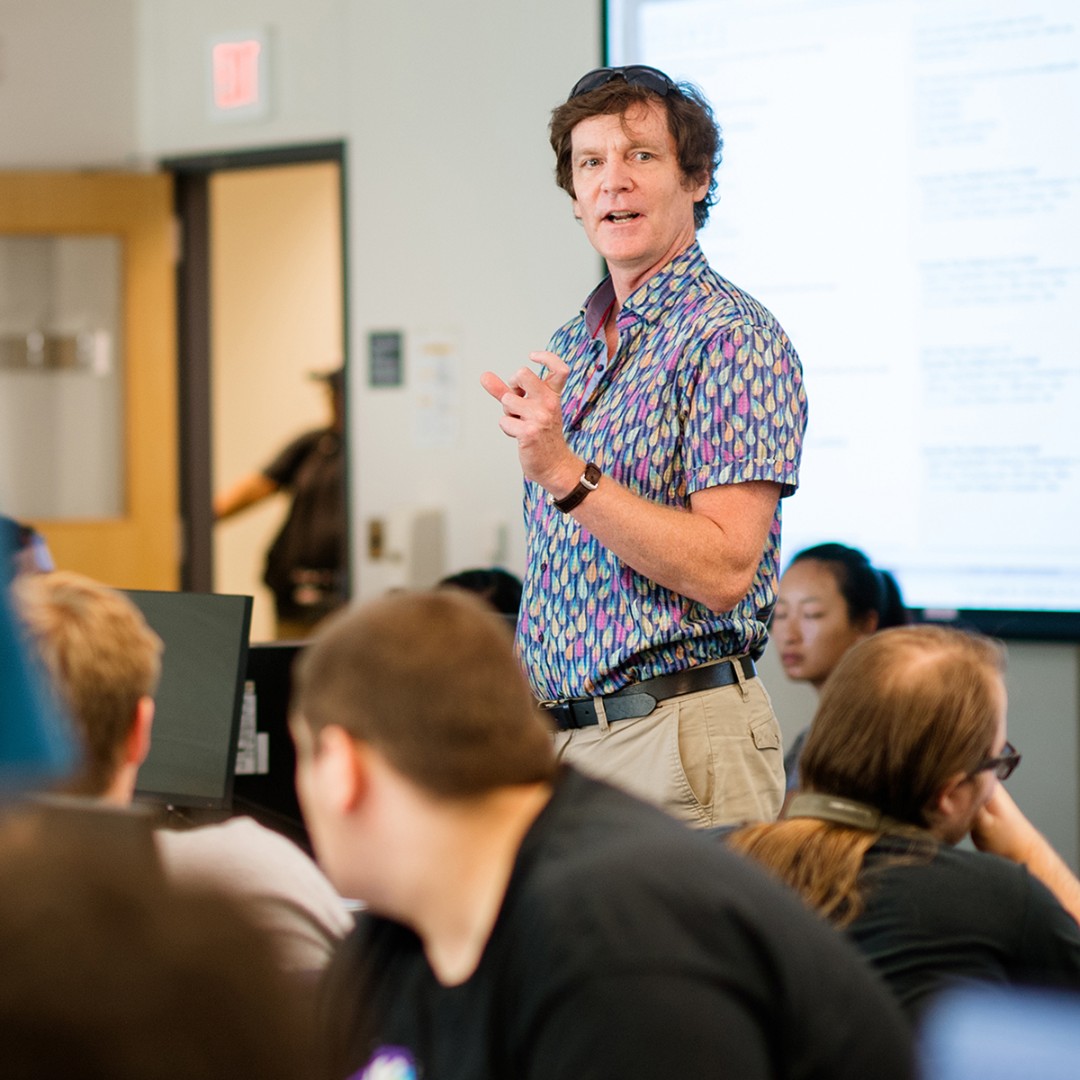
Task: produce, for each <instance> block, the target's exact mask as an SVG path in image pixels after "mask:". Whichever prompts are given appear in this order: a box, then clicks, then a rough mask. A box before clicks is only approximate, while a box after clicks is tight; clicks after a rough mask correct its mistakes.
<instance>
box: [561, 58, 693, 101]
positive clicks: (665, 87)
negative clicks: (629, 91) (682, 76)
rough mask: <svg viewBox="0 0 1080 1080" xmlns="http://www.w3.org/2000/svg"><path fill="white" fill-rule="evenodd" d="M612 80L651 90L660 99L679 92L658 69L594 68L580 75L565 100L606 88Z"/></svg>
mask: <svg viewBox="0 0 1080 1080" xmlns="http://www.w3.org/2000/svg"><path fill="white" fill-rule="evenodd" d="M612 79H623V80H624V81H625V82H627V83H629V84H630V85H631V86H644V87H645V89H646V90H651V91H652V92H653V93H654V94H659V95H660V96H661V97H667V95H668V94H677V93H678V92H679V88H678V86H676V85H675V83H673V82H672V81H671V79H669V78H668V77H667V76H666V75H665V74H664V73H663V72H662V71H660V70H659V69H658V68H654V67H648V66H647V65H645V64H629V65H627V66H626V67H606V68H595V69H594V70H593V71H590V72H589V73H588V74H587V75H582V76H581V78H580V79H578V81H577V82H576V83H574V88H573V90H571V91H570V97H568V98H567V99H566V100H567V101H570V100H571V99H573V98H576V97H580V96H581V95H582V94H587V93H588V92H589V91H590V90H595V89H596V88H597V87H600V86H606V85H607V84H608V83H609V82H611V81H612Z"/></svg>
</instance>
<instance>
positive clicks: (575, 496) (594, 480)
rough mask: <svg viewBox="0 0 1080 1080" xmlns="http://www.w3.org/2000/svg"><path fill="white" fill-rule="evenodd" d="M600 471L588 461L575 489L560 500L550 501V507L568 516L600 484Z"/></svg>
mask: <svg viewBox="0 0 1080 1080" xmlns="http://www.w3.org/2000/svg"><path fill="white" fill-rule="evenodd" d="M600 475H601V473H600V470H599V469H598V468H597V467H596V466H595V465H594V464H593V463H592V462H591V461H590V462H589V464H588V465H586V466H585V471H584V472H583V473H582V474H581V479H580V480H578V482H577V487H575V488H574V490H573V491H571V492H570V494H569V495H567V496H565V497H564V498H562V499H552V500H551V505H552V506H554V507H555V509H556V510H559V511H561V512H562V513H564V514H569V513H570V511H571V510H573V509H574V507H575V506H580V505H581V503H582V502H583V501H584V499H585V496H586V495H588V494H589V492H590V491H595V490H596V488H597V485H598V484H599V483H600Z"/></svg>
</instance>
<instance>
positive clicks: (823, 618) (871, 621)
mask: <svg viewBox="0 0 1080 1080" xmlns="http://www.w3.org/2000/svg"><path fill="white" fill-rule="evenodd" d="M908 621H909V620H908V614H907V610H906V608H905V607H904V601H903V598H902V596H901V595H900V586H899V585H897V583H896V579H895V578H894V577H893V576H892V574H890V573H889V571H888V570H879V569H878V568H877V567H875V566H874V565H873V564H872V563H871V562H870V560H869V559H868V558H867V557H866V555H864V554H863V552H861V551H859V550H858V548H852V547H847V546H846V545H844V544H818V545H817V546H816V547H810V548H805V549H804V550H803V551H800V552H799V553H798V554H797V555H796V556H795V557H794V558H793V559H792V560H791V563H790V564H789V566H788V568H787V570H786V571H785V572H784V576H783V577H782V578H781V579H780V594H779V598H778V599H777V602H776V610H775V611H774V612H773V617H772V623H771V626H770V635H771V637H772V640H773V642H774V644H775V646H776V648H777V649H778V651H779V653H780V662H781V664H783V666H784V671H785V673H786V674H787V676H788V678H789V679H793V680H794V681H796V682H808V683H809V684H810V685H811V686H812V687H813V688H814V689H815V690H818V691H820V690H821V687H822V686H823V685H824V683H825V680H826V679H827V678H828V677H829V674H830V673H831V672H832V670H833V668H834V667H836V665H837V664H838V663H839V662H840V658H841V657H842V656H843V655H844V653H846V652H847V650H848V649H850V648H851V646H852V645H854V644H856V643H857V642H859V641H862V640H863V639H864V638H867V637H869V636H870V635H871V634H873V633H876V632H877V631H878V630H886V629H888V628H889V627H890V626H903V625H904V624H905V623H907V622H908ZM807 731H809V729H808V728H807V729H806V730H804V731H802V732H800V733H799V734H798V735H797V736H796V738H795V741H794V742H793V743H792V745H791V748H790V749H789V750H788V752H787V754H786V755H785V756H784V769H785V771H786V773H787V789H788V791H794V790H795V788H796V787H797V786H798V776H799V770H798V763H799V755H800V753H801V752H802V746H803V743H804V742H805V740H806V735H807Z"/></svg>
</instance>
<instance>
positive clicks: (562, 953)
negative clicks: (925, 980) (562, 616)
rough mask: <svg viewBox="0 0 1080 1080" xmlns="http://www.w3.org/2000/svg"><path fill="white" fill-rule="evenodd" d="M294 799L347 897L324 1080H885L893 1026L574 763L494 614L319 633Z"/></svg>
mask: <svg viewBox="0 0 1080 1080" xmlns="http://www.w3.org/2000/svg"><path fill="white" fill-rule="evenodd" d="M295 693H296V696H295V700H294V703H293V716H292V720H291V723H292V728H293V732H294V737H295V740H296V743H297V748H298V753H297V763H298V768H297V787H298V790H299V793H300V801H301V806H302V807H303V810H304V815H305V818H306V820H307V823H308V829H309V831H310V833H311V836H312V840H313V841H314V844H315V849H316V851H317V853H318V854H319V856H320V859H321V861H322V863H323V865H324V866H325V867H326V869H327V873H328V874H329V875H330V877H331V880H332V881H334V883H335V884H336V885H337V886H338V888H339V889H340V890H342V891H343V892H345V893H346V894H347V895H352V896H359V897H361V898H363V899H364V900H365V901H366V902H367V909H368V910H367V911H366V912H365V913H364V915H363V916H362V918H361V922H360V925H359V926H358V929H357V931H356V932H355V933H354V934H353V935H351V936H350V937H349V938H348V939H346V941H345V942H344V943H343V944H342V946H341V948H340V950H339V952H338V953H337V955H336V956H335V958H334V959H333V961H332V962H331V966H330V968H329V969H328V973H327V984H326V995H325V996H326V1001H327V1015H326V1034H325V1037H324V1042H325V1045H326V1047H327V1049H328V1050H329V1052H330V1053H331V1055H332V1057H333V1066H334V1067H333V1069H332V1073H331V1075H333V1076H335V1077H342V1076H357V1077H359V1076H365V1077H374V1076H382V1075H384V1072H385V1075H387V1076H389V1075H393V1076H395V1077H401V1078H402V1080H416V1078H417V1077H436V1076H437V1077H440V1080H456V1078H461V1080H466V1078H468V1080H486V1078H495V1077H516V1078H520V1080H566V1078H568V1077H585V1076H589V1077H619V1078H620V1080H669V1078H671V1077H683V1076H685V1077H698V1076H720V1075H723V1076H730V1077H738V1078H739V1080H759V1078H760V1080H764V1078H766V1077H768V1078H769V1080H784V1078H791V1080H794V1078H795V1077H799V1078H801V1080H810V1078H817V1080H826V1078H828V1080H856V1078H857V1080H864V1078H865V1077H866V1076H870V1075H873V1076H875V1077H878V1078H881V1080H885V1078H888V1080H900V1078H904V1077H907V1076H908V1075H909V1060H908V1053H909V1048H908V1041H907V1031H906V1029H905V1028H904V1026H903V1024H902V1022H901V1021H900V1017H899V1013H898V1010H896V1007H895V1005H894V1004H893V1003H892V1002H891V1001H890V1000H889V998H888V995H886V994H885V993H884V991H883V990H882V989H881V987H879V986H878V985H877V983H876V981H875V980H873V979H872V978H871V977H870V973H869V972H868V971H866V970H865V967H864V965H863V964H862V963H861V962H860V961H859V959H858V957H857V956H856V955H854V953H853V952H852V951H851V950H850V949H849V948H848V947H847V946H846V945H845V943H844V942H843V941H842V940H841V939H840V938H839V937H837V936H836V935H835V934H833V933H832V931H831V930H830V929H829V928H828V927H826V926H824V925H823V924H822V923H821V922H820V920H818V919H815V918H814V917H813V916H811V915H810V914H808V913H807V912H806V911H805V910H804V909H803V907H802V905H800V904H798V903H796V902H795V901H794V900H793V899H792V898H791V897H790V896H787V895H786V894H785V891H784V890H782V889H780V888H779V887H778V886H776V885H775V884H774V883H772V882H770V881H768V880H767V879H765V877H764V876H763V875H760V874H759V873H757V872H756V870H755V868H753V867H752V866H749V865H748V864H747V863H746V862H745V861H744V860H741V859H737V858H735V857H733V856H731V855H730V853H727V852H725V851H723V850H722V849H720V848H719V847H718V845H716V844H715V843H714V842H712V841H711V840H709V839H708V838H707V837H705V836H703V835H701V834H699V833H696V832H694V831H693V830H691V829H688V828H687V827H685V826H684V825H683V824H682V823H680V822H677V821H674V820H672V819H671V818H670V817H669V816H667V815H666V814H664V813H662V812H661V811H660V810H658V809H656V808H655V807H652V806H649V805H647V804H646V803H644V802H640V801H638V800H637V799H635V798H633V797H632V796H630V795H627V794H625V793H623V792H621V791H619V790H617V789H615V788H613V787H609V786H608V785H607V784H605V783H603V782H601V781H597V780H593V779H590V778H588V777H586V776H585V775H583V774H581V773H578V772H576V771H574V769H573V768H571V767H569V766H564V767H561V768H558V769H557V768H556V765H555V757H554V751H553V749H552V746H551V739H550V735H549V733H548V730H547V725H546V723H545V721H544V720H543V719H542V718H541V716H540V714H539V712H538V709H537V707H536V706H535V704H534V702H533V700H532V697H531V695H530V693H529V688H528V685H527V684H526V682H525V679H524V676H523V673H522V672H521V670H520V668H519V666H518V664H517V661H516V659H515V656H514V653H513V648H512V642H511V637H510V635H509V633H508V631H507V628H506V626H505V620H503V619H502V617H501V616H500V615H499V614H498V613H497V612H495V611H494V610H493V609H492V608H491V607H490V605H489V604H487V603H486V601H484V600H482V599H481V598H480V597H478V596H475V595H470V594H468V593H466V592H464V591H463V590H456V589H437V590H435V591H433V592H431V593H418V594H411V593H394V594H392V595H390V596H387V597H384V598H382V599H380V600H376V601H373V602H371V603H369V604H366V605H361V606H359V607H356V608H354V609H353V610H351V611H348V612H346V613H343V614H340V615H338V616H336V617H335V618H334V620H333V621H332V622H330V623H328V624H327V625H326V626H325V627H324V628H323V629H322V630H321V631H320V633H319V634H318V635H317V636H316V638H315V640H314V642H313V643H312V645H311V646H310V647H309V651H308V652H307V653H306V654H305V655H304V657H303V659H302V660H301V662H300V664H299V665H298V672H297V681H296V683H295Z"/></svg>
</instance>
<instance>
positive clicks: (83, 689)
mask: <svg viewBox="0 0 1080 1080" xmlns="http://www.w3.org/2000/svg"><path fill="white" fill-rule="evenodd" d="M12 597H13V599H14V605H15V610H16V614H17V615H18V617H19V620H20V622H21V624H22V626H23V629H24V632H25V634H26V635H27V636H28V638H29V640H30V643H31V645H32V646H33V648H34V649H35V650H36V652H37V655H38V656H39V657H40V658H41V661H42V664H43V666H44V668H45V670H46V673H47V674H48V675H49V677H50V679H51V682H52V687H53V690H54V692H55V693H56V695H57V697H58V698H59V699H60V701H61V703H62V704H63V706H64V707H65V709H66V712H67V714H68V716H69V717H70V721H71V724H72V726H73V728H74V729H75V733H76V735H77V736H78V741H79V743H80V745H81V747H82V751H83V752H82V761H81V763H80V765H79V766H78V768H77V769H76V770H75V772H74V773H73V774H72V775H71V776H70V777H68V778H67V779H66V780H65V781H64V782H62V783H61V784H60V785H59V787H58V788H57V789H56V790H59V791H61V792H63V793H65V794H68V795H72V796H78V797H81V798H83V799H87V800H99V801H100V802H102V803H104V804H106V805H110V806H116V807H128V806H130V805H131V803H132V799H133V797H134V792H135V784H136V777H137V775H138V771H139V766H140V765H141V764H142V762H143V760H144V759H145V757H146V755H147V754H148V753H149V750H150V742H151V728H152V724H153V717H154V699H153V694H154V691H155V689H156V687H157V682H158V677H159V674H160V670H161V654H162V645H161V640H160V639H159V638H158V636H157V635H156V634H155V633H154V632H153V631H152V630H151V629H150V627H149V626H147V624H146V621H145V620H144V619H143V616H142V613H141V612H140V611H139V610H138V608H136V607H135V605H134V604H132V603H131V601H130V600H128V598H127V597H125V596H123V595H122V594H121V593H119V592H116V591H115V590H113V589H109V588H107V587H106V586H104V585H100V584H98V583H97V582H95V581H92V580H90V579H89V578H85V577H83V576H81V575H79V574H74V573H70V572H65V571H56V572H54V573H51V574H33V575H27V576H24V577H22V578H20V579H19V580H18V581H16V582H15V584H14V585H13V587H12ZM155 837H156V840H157V847H158V850H159V854H160V857H161V860H162V863H163V865H164V867H165V870H166V872H167V873H168V874H170V875H171V876H172V877H174V878H175V879H176V880H178V881H185V882H192V881H201V882H204V883H206V884H210V885H217V886H220V887H223V888H225V889H228V890H229V891H231V892H234V893H235V894H236V895H237V896H238V897H240V898H241V899H242V901H243V902H244V904H245V905H246V906H247V907H248V909H249V910H250V911H251V912H252V913H253V914H254V915H255V917H256V918H257V919H258V921H259V922H260V923H261V924H262V925H264V926H266V927H267V928H268V929H270V930H271V931H272V932H273V936H274V941H275V944H276V946H277V947H278V950H279V954H280V959H281V963H282V965H283V966H284V967H287V968H289V969H291V970H298V971H310V970H315V969H318V968H320V967H322V966H323V965H324V964H325V963H326V961H327V959H328V958H329V956H330V953H331V952H332V950H333V948H334V946H335V945H336V944H337V942H338V940H339V939H340V938H341V937H342V936H343V935H344V934H345V933H346V932H347V931H348V930H349V929H350V928H351V926H352V919H351V916H350V915H349V914H348V912H347V910H346V907H345V905H344V903H343V901H342V900H341V898H340V897H339V896H338V894H337V893H336V892H335V891H334V889H333V887H332V886H331V885H330V883H329V882H328V881H327V880H326V878H325V877H324V876H323V874H322V873H321V872H320V870H319V868H318V867H317V866H316V865H315V863H314V862H312V860H311V859H309V858H308V856H307V855H305V854H304V852H302V851H301V850H300V848H299V847H297V846H296V845H295V844H293V843H292V842H291V841H290V840H287V839H286V838H285V837H283V836H280V835H278V834H277V833H275V832H273V831H272V830H270V829H267V828H264V827H263V826H262V825H259V824H258V823H257V822H255V821H253V820H252V819H251V818H243V817H241V818H233V819H231V820H229V821H227V822H225V823H223V824H220V825H204V826H201V827H198V828H193V829H187V830H174V829H164V828H162V829H158V830H156V833H155Z"/></svg>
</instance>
